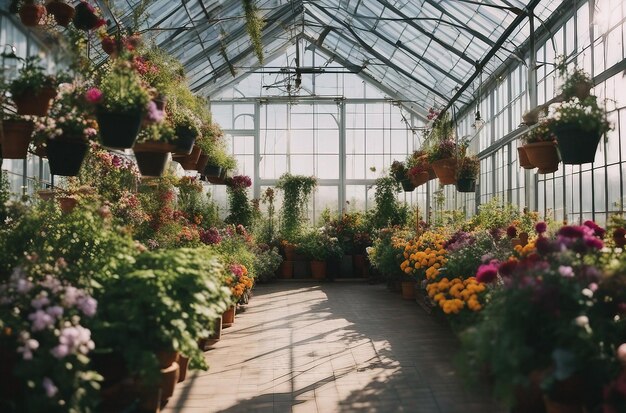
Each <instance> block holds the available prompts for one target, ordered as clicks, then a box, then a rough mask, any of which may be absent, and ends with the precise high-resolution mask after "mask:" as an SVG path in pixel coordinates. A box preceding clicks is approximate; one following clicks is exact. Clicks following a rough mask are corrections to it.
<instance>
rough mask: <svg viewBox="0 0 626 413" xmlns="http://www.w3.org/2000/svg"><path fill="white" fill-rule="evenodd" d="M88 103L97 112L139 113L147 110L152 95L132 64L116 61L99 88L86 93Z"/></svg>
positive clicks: (109, 68)
mask: <svg viewBox="0 0 626 413" xmlns="http://www.w3.org/2000/svg"><path fill="white" fill-rule="evenodd" d="M85 98H86V99H87V101H88V102H89V103H91V104H93V105H95V106H96V108H97V110H100V111H103V112H110V113H126V112H139V113H145V112H146V110H147V105H148V102H149V101H150V95H149V94H148V92H147V91H146V89H145V87H144V86H143V84H142V82H141V78H140V77H139V74H138V73H137V72H136V71H135V70H134V69H133V68H132V66H131V63H130V62H128V61H124V60H122V59H117V60H115V61H114V62H113V63H112V64H111V66H110V67H108V68H107V70H105V71H104V73H103V75H102V78H101V79H100V82H99V86H98V87H94V88H91V89H89V90H88V91H87V92H86V93H85Z"/></svg>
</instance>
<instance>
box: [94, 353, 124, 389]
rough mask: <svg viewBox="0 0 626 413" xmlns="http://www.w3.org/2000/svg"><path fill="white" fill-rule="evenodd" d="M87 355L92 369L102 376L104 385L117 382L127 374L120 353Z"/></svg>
mask: <svg viewBox="0 0 626 413" xmlns="http://www.w3.org/2000/svg"><path fill="white" fill-rule="evenodd" d="M89 357H90V358H91V363H92V365H93V368H94V370H96V371H97V372H98V373H99V374H100V375H101V376H102V377H103V378H104V382H103V385H104V386H107V385H109V384H112V383H118V382H120V381H121V380H123V379H124V378H125V377H127V376H128V370H127V368H126V362H125V361H124V356H123V355H122V354H121V353H92V354H90V355H89Z"/></svg>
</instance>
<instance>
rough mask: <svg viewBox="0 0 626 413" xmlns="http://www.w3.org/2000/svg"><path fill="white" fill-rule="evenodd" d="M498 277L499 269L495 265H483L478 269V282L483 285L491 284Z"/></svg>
mask: <svg viewBox="0 0 626 413" xmlns="http://www.w3.org/2000/svg"><path fill="white" fill-rule="evenodd" d="M497 277H498V267H497V266H496V265H495V264H483V265H481V266H480V267H478V272H476V281H478V282H481V283H486V284H488V283H491V282H494V281H495V280H496V278H497Z"/></svg>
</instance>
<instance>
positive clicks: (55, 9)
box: [46, 0, 76, 27]
mask: <svg viewBox="0 0 626 413" xmlns="http://www.w3.org/2000/svg"><path fill="white" fill-rule="evenodd" d="M46 10H47V11H48V13H50V14H51V15H53V16H54V20H55V21H56V22H57V24H58V25H59V26H63V27H67V25H68V24H70V22H71V21H72V19H73V18H74V15H75V14H76V10H75V9H74V7H72V6H71V5H69V4H67V3H66V2H64V1H62V0H52V1H51V2H50V3H48V4H46Z"/></svg>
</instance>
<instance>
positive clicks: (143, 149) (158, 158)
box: [133, 142, 174, 176]
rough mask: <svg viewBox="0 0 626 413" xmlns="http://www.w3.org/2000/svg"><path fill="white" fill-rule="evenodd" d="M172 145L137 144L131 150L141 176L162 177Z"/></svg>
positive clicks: (159, 143) (158, 143)
mask: <svg viewBox="0 0 626 413" xmlns="http://www.w3.org/2000/svg"><path fill="white" fill-rule="evenodd" d="M173 149H174V145H170V144H169V143H165V142H145V143H137V144H135V146H134V148H133V152H134V153H135V159H136V160H137V167H138V168H139V172H141V175H143V176H162V175H163V172H165V168H166V167H167V161H168V159H169V154H170V152H171V151H172V150H173Z"/></svg>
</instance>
